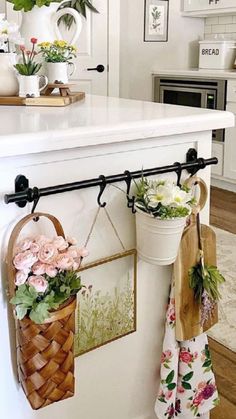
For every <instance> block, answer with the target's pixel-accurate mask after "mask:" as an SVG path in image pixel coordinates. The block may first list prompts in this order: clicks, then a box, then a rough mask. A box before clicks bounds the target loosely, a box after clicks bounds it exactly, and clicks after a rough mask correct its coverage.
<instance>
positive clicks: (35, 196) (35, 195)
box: [31, 186, 40, 222]
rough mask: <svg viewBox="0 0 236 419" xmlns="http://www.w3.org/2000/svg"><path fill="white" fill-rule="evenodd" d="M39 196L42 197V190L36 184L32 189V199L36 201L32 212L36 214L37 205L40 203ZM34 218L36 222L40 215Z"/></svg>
mask: <svg viewBox="0 0 236 419" xmlns="http://www.w3.org/2000/svg"><path fill="white" fill-rule="evenodd" d="M39 198H40V192H39V189H38V188H37V186H35V187H34V188H33V189H32V201H34V203H33V206H32V210H31V214H34V212H35V209H36V206H37V205H38V202H39ZM33 220H34V221H35V222H36V221H38V220H39V217H34V218H33Z"/></svg>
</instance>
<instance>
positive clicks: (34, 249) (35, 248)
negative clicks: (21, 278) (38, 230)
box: [30, 243, 40, 253]
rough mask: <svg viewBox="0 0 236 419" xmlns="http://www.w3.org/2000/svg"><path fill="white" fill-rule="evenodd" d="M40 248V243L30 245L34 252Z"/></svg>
mask: <svg viewBox="0 0 236 419" xmlns="http://www.w3.org/2000/svg"><path fill="white" fill-rule="evenodd" d="M39 249H40V246H39V244H38V243H32V244H31V246H30V251H31V252H32V253H38V252H39Z"/></svg>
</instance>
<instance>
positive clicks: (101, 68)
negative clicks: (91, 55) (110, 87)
mask: <svg viewBox="0 0 236 419" xmlns="http://www.w3.org/2000/svg"><path fill="white" fill-rule="evenodd" d="M104 70H105V67H104V65H102V64H98V65H97V67H94V68H87V71H98V73H103V71H104Z"/></svg>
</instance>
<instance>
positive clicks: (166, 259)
mask: <svg viewBox="0 0 236 419" xmlns="http://www.w3.org/2000/svg"><path fill="white" fill-rule="evenodd" d="M135 216H136V243H137V251H138V255H139V257H140V259H142V260H144V261H145V262H147V263H151V264H152V265H171V264H172V263H174V261H175V260H176V258H177V254H178V249H179V244H180V240H181V236H182V233H183V230H184V227H185V225H186V219H187V217H183V218H174V219H170V220H161V219H159V218H154V217H152V216H150V215H149V214H147V213H145V212H143V211H140V210H139V209H137V212H136V214H135Z"/></svg>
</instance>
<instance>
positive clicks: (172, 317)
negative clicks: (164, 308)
mask: <svg viewBox="0 0 236 419" xmlns="http://www.w3.org/2000/svg"><path fill="white" fill-rule="evenodd" d="M170 320H171V321H172V322H173V321H175V311H174V310H171V313H170Z"/></svg>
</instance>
